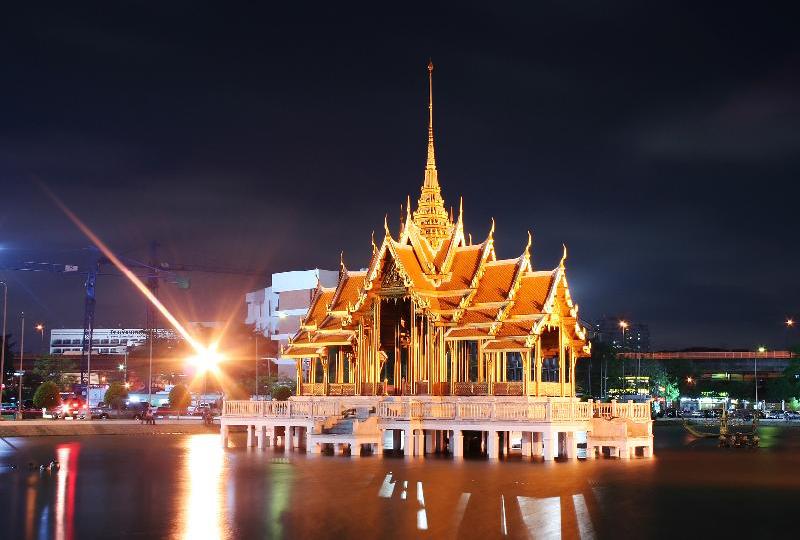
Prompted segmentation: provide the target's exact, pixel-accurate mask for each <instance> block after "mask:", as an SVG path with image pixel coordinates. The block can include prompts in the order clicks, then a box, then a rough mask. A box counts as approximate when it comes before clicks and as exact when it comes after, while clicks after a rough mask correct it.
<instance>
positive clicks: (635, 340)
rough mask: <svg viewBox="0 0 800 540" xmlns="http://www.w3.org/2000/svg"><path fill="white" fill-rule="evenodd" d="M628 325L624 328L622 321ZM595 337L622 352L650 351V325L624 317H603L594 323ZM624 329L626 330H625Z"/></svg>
mask: <svg viewBox="0 0 800 540" xmlns="http://www.w3.org/2000/svg"><path fill="white" fill-rule="evenodd" d="M623 322H624V323H625V324H626V325H627V326H625V328H624V329H623V326H622V325H621V324H620V323H623ZM592 327H593V330H594V337H595V338H596V339H597V340H598V341H600V342H601V343H608V344H610V345H611V346H612V347H613V348H614V350H617V351H620V352H650V327H649V326H648V325H646V324H642V323H635V322H631V321H628V320H626V319H624V318H622V317H603V318H602V319H599V320H597V321H595V323H594V324H593V325H592ZM623 330H624V332H623Z"/></svg>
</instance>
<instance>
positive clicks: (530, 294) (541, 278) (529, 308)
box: [509, 272, 553, 317]
mask: <svg viewBox="0 0 800 540" xmlns="http://www.w3.org/2000/svg"><path fill="white" fill-rule="evenodd" d="M552 283H553V273H552V272H532V273H529V274H526V275H524V276H522V280H521V282H520V286H519V289H517V294H516V296H515V297H514V305H513V306H512V308H511V311H510V312H509V316H511V317H514V316H516V315H530V314H534V313H541V312H542V308H543V307H544V302H545V300H546V299H547V294H548V293H549V292H550V287H551V286H552Z"/></svg>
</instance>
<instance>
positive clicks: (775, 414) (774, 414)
mask: <svg viewBox="0 0 800 540" xmlns="http://www.w3.org/2000/svg"><path fill="white" fill-rule="evenodd" d="M785 417H786V414H785V413H784V412H783V411H781V410H779V409H773V410H771V411H767V418H768V419H769V420H783V419H784V418H785Z"/></svg>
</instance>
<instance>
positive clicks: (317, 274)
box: [244, 268, 339, 376]
mask: <svg viewBox="0 0 800 540" xmlns="http://www.w3.org/2000/svg"><path fill="white" fill-rule="evenodd" d="M338 279H339V272H338V271H334V270H321V269H319V268H315V269H313V270H294V271H290V272H279V273H276V274H272V284H271V285H270V286H269V287H265V288H263V289H258V290H256V291H253V292H249V293H247V294H246V295H245V302H246V303H247V317H246V319H245V321H244V322H245V324H247V325H250V326H253V327H254V329H255V330H256V331H257V332H259V333H261V334H262V335H263V336H265V337H268V338H269V339H271V340H273V341H276V342H277V345H278V349H279V350H280V347H281V346H283V345H287V344H288V343H289V338H290V337H291V336H293V335H294V334H295V333H297V331H298V330H299V329H300V322H301V321H302V320H303V318H304V317H305V316H306V313H308V308H309V306H310V305H311V299H312V296H313V295H314V291H315V290H316V289H317V286H318V285H319V286H322V287H335V286H336V283H337V280H338ZM275 360H276V363H277V365H278V371H279V373H284V372H285V373H286V374H289V375H292V376H293V375H294V369H295V364H294V360H288V361H286V360H281V359H280V357H279V358H277V359H275ZM284 365H285V366H284ZM282 366H284V367H285V368H286V369H284V370H281V367H282Z"/></svg>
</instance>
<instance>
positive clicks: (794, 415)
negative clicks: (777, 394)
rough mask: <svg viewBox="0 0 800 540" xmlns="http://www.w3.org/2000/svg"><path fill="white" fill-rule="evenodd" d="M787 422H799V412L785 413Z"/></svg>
mask: <svg viewBox="0 0 800 540" xmlns="http://www.w3.org/2000/svg"><path fill="white" fill-rule="evenodd" d="M786 419H787V420H800V411H786Z"/></svg>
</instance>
